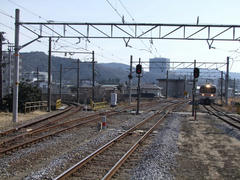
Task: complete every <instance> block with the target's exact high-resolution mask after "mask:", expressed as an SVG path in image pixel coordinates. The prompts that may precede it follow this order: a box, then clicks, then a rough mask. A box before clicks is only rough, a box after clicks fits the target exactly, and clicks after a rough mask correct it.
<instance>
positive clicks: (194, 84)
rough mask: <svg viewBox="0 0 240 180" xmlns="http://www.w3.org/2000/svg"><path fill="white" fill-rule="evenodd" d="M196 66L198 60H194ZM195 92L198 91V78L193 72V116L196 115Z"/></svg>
mask: <svg viewBox="0 0 240 180" xmlns="http://www.w3.org/2000/svg"><path fill="white" fill-rule="evenodd" d="M195 68H196V60H194V69H195ZM195 93H196V78H195V76H194V73H193V87H192V116H194V115H195Z"/></svg>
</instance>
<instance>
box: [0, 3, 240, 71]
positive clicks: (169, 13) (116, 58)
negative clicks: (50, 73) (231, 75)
mask: <svg viewBox="0 0 240 180" xmlns="http://www.w3.org/2000/svg"><path fill="white" fill-rule="evenodd" d="M108 1H109V2H110V3H111V4H112V6H113V7H114V8H116V10H117V11H118V13H119V14H120V15H124V17H125V21H126V22H129V23H134V22H138V23H188V24H195V23H196V20H197V17H198V16H199V24H240V23H239V19H240V13H239V7H240V1H239V0H198V1H197V0H168V1H167V0H165V1H163V0H108ZM122 4H123V5H124V7H125V8H126V9H127V11H126V9H125V8H124V7H123V6H122ZM19 5H20V6H19ZM16 8H19V9H20V11H21V15H20V16H21V21H32V22H34V21H35V22H41V21H46V20H53V21H64V22H106V23H107V22H121V18H120V17H119V15H118V14H117V13H116V12H115V11H114V9H113V8H112V7H111V6H110V5H109V3H108V2H107V0H88V1H86V0H68V1H66V0H41V1H36V0H1V6H0V31H4V32H6V34H5V37H6V38H7V39H8V40H9V41H10V42H14V31H13V30H12V29H13V28H14V19H13V18H11V17H9V16H12V17H14V13H15V9H16ZM4 14H5V15H4ZM129 14H130V15H131V17H130V16H129ZM39 16H40V17H41V18H39ZM132 18H134V21H133V20H132ZM21 32H22V33H24V35H23V34H21V35H20V42H21V44H24V43H26V42H28V41H30V40H31V37H34V36H33V35H32V34H31V33H29V32H27V31H24V30H23V29H21ZM26 35H27V36H28V37H26ZM76 41H77V40H76V39H74V40H67V41H61V42H60V43H59V44H56V48H60V47H62V49H61V50H67V49H68V50H73V45H74V48H76V47H82V48H87V49H89V50H90V51H92V50H94V51H95V52H96V60H97V61H98V62H121V63H125V64H129V56H130V55H133V57H134V60H137V59H138V58H141V59H142V60H144V61H147V60H148V59H149V58H152V57H159V56H162V57H167V58H170V59H171V61H193V60H194V59H196V60H197V61H208V62H225V61H226V57H227V56H230V57H231V60H230V62H231V64H230V68H231V72H240V56H239V55H240V54H238V53H234V52H233V50H237V49H238V48H240V43H239V42H217V41H215V42H214V43H213V46H214V47H215V48H216V49H210V50H209V48H208V45H207V42H206V41H177V40H154V41H153V46H152V53H149V52H147V51H146V50H147V49H149V48H150V47H151V44H150V42H149V40H144V41H140V40H131V41H130V45H131V46H132V47H133V48H129V47H125V44H124V41H123V40H121V39H118V40H109V39H107V40H103V39H102V40H100V39H98V40H95V39H92V40H91V43H86V42H84V41H81V43H79V44H76ZM47 50H48V43H47V40H44V39H43V40H41V43H38V42H35V43H33V44H31V45H29V46H27V47H25V48H24V49H22V50H21V52H28V51H44V52H47ZM78 57H79V58H80V59H83V60H87V58H88V57H87V56H86V55H84V56H83V55H81V56H77V55H74V56H73V58H78Z"/></svg>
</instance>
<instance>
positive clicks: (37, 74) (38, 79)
mask: <svg viewBox="0 0 240 180" xmlns="http://www.w3.org/2000/svg"><path fill="white" fill-rule="evenodd" d="M37 87H38V88H39V69H38V67H37Z"/></svg>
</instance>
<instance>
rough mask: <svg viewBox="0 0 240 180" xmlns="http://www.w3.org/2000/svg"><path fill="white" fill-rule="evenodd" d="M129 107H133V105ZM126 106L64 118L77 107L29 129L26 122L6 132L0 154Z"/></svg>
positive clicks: (114, 113)
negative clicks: (68, 118) (18, 127)
mask: <svg viewBox="0 0 240 180" xmlns="http://www.w3.org/2000/svg"><path fill="white" fill-rule="evenodd" d="M154 104H155V103H153V102H151V103H145V104H142V106H144V107H145V108H147V107H152V106H153V105H154ZM130 107H133V105H132V106H130ZM128 108H129V106H128V107H120V108H119V109H118V110H117V111H115V110H111V111H108V112H105V113H94V114H91V115H87V116H83V117H80V118H75V119H70V120H66V118H67V117H69V116H71V115H72V114H73V113H76V112H78V111H79V108H76V109H75V110H74V111H69V112H68V113H67V114H64V115H63V116H61V117H58V118H56V119H54V120H49V121H47V122H45V121H46V120H41V121H38V122H35V123H33V124H31V129H30V128H29V127H30V125H29V124H28V125H27V126H23V127H21V128H20V129H18V130H15V131H11V132H12V133H10V131H8V133H6V134H5V135H8V136H6V137H5V138H4V139H3V138H2V139H1V141H0V155H1V154H4V153H7V152H11V151H14V150H17V149H18V148H24V147H25V146H28V145H29V144H33V143H37V142H39V141H42V140H44V139H46V138H49V137H51V136H54V135H56V134H59V133H61V132H64V131H67V130H70V129H73V128H76V127H78V126H81V125H84V124H87V123H90V122H95V121H99V120H100V119H101V118H102V116H103V115H105V116H108V117H109V116H112V115H116V114H119V113H121V112H122V111H124V110H126V109H128ZM149 109H150V108H149ZM54 117H55V116H54ZM61 120H63V121H61ZM43 121H44V122H45V123H44V124H42V122H43ZM32 126H34V127H32ZM29 129H30V130H29Z"/></svg>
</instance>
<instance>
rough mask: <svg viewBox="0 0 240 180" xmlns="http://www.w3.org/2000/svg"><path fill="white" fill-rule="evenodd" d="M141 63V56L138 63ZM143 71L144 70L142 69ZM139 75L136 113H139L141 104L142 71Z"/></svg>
mask: <svg viewBox="0 0 240 180" xmlns="http://www.w3.org/2000/svg"><path fill="white" fill-rule="evenodd" d="M140 63H141V58H139V62H138V64H140ZM141 72H142V70H141ZM137 77H138V86H137V111H136V114H139V106H140V93H141V90H140V78H141V73H139V74H138V75H137Z"/></svg>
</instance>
